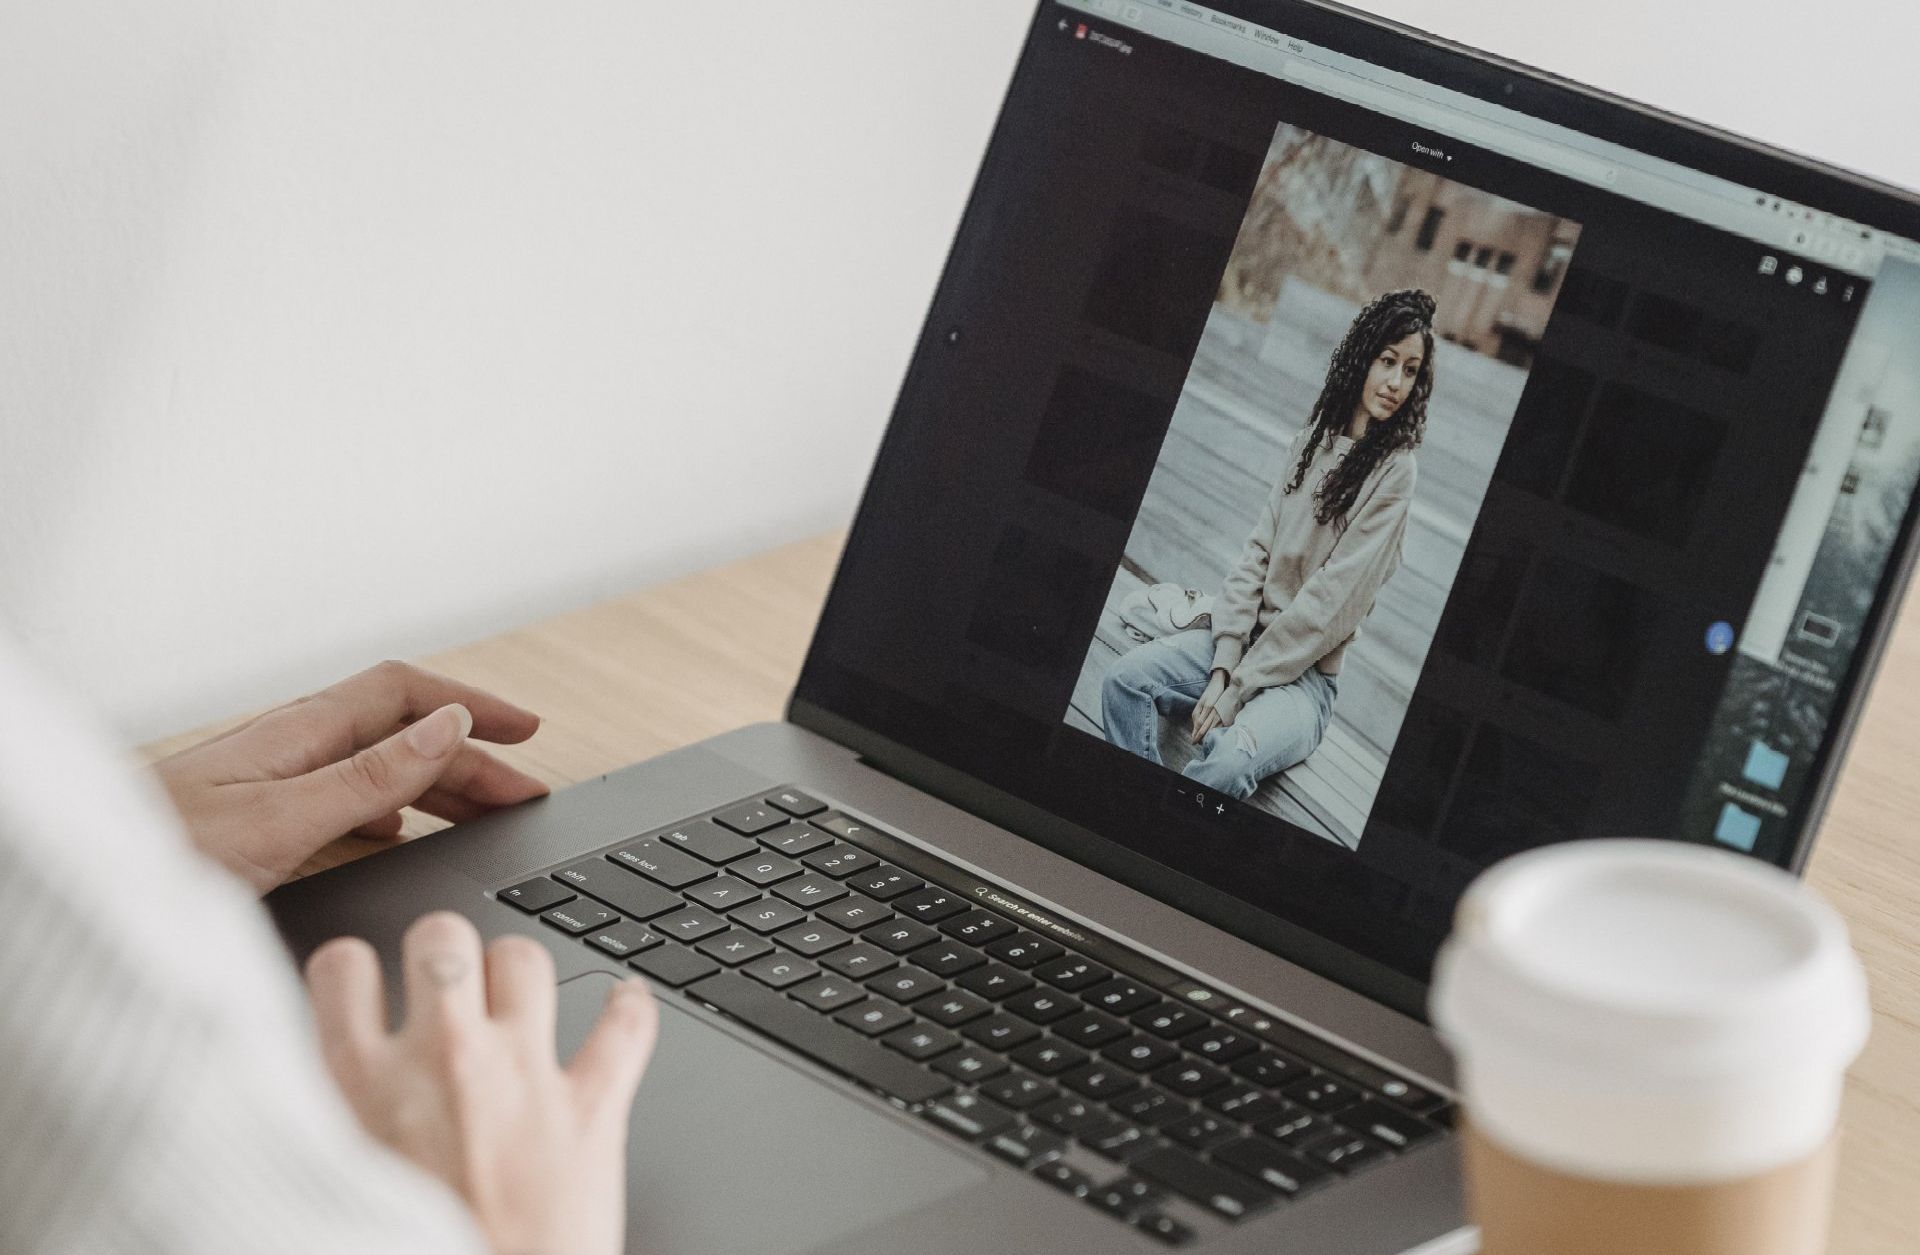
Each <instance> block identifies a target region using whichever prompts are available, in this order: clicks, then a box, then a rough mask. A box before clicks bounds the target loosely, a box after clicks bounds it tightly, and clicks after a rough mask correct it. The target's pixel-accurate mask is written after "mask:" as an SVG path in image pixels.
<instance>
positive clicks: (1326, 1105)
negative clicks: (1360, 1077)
mask: <svg viewBox="0 0 1920 1255" xmlns="http://www.w3.org/2000/svg"><path fill="white" fill-rule="evenodd" d="M1280 1093H1281V1095H1282V1096H1283V1097H1285V1098H1288V1099H1291V1100H1292V1101H1294V1102H1297V1103H1299V1104H1300V1105H1301V1106H1302V1107H1310V1108H1312V1109H1313V1110H1315V1111H1319V1112H1334V1111H1341V1110H1343V1109H1345V1108H1347V1107H1351V1106H1353V1104H1355V1103H1357V1102H1359V1101H1360V1099H1361V1094H1360V1092H1359V1091H1358V1090H1356V1089H1354V1088H1353V1087H1351V1086H1349V1085H1345V1084H1343V1083H1341V1082H1339V1081H1336V1080H1334V1079H1333V1078H1332V1077H1330V1076H1316V1077H1312V1078H1311V1079H1309V1080H1305V1081H1299V1082H1296V1083H1294V1084H1292V1085H1289V1086H1287V1087H1286V1088H1285V1089H1283V1090H1281V1091H1280Z"/></svg>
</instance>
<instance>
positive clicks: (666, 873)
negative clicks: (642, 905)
mask: <svg viewBox="0 0 1920 1255" xmlns="http://www.w3.org/2000/svg"><path fill="white" fill-rule="evenodd" d="M607 857H608V858H610V859H612V860H613V861H614V862H616V863H618V864H620V866H622V867H631V868H632V869H633V870H634V871H637V872H639V873H640V874H641V875H642V876H645V877H646V878H647V879H648V880H657V881H659V882H660V883H661V884H663V885H665V886H666V887H667V888H669V889H678V888H681V887H682V886H684V885H690V884H692V883H693V882H694V881H696V880H705V879H706V878H707V877H709V876H711V875H713V874H714V869H713V868H712V867H710V866H708V865H707V864H705V863H703V862H701V861H700V860H699V859H697V858H695V857H694V856H693V855H691V854H689V853H687V852H686V851H685V850H681V849H677V848H675V847H673V846H669V845H665V844H663V843H662V842H659V841H636V842H634V843H633V844H632V845H623V846H621V847H620V848H619V849H617V850H615V851H614V852H613V853H611V854H609V855H607Z"/></svg>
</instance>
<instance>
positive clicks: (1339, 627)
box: [1213, 431, 1418, 722]
mask: <svg viewBox="0 0 1920 1255" xmlns="http://www.w3.org/2000/svg"><path fill="white" fill-rule="evenodd" d="M1306 439H1307V433H1306V432H1304V431H1303V432H1302V433H1301V434H1300V435H1299V436H1297V437H1296V438H1295V439H1294V442H1293V445H1292V447H1291V448H1289V449H1288V451H1287V459H1286V462H1285V463H1284V464H1283V465H1282V466H1281V468H1280V473H1279V474H1278V475H1277V476H1276V478H1275V481H1274V485H1273V491H1272V492H1271V493H1269V494H1268V496H1267V503H1266V507H1265V508H1264V509H1263V510H1262V511H1261V513H1260V521H1259V522H1258V523H1257V524H1255V525H1254V529H1253V534H1252V535H1251V536H1249V537H1248V538H1247V545H1246V548H1245V550H1244V551H1242V553H1241V555H1240V561H1239V563H1238V564H1237V565H1236V566H1235V567H1234V569H1233V570H1232V571H1231V572H1229V573H1228V575H1227V579H1226V584H1225V586H1224V587H1223V588H1222V589H1221V591H1220V596H1219V597H1218V598H1217V599H1216V600H1215V602H1214V607H1213V639H1214V650H1213V665H1214V668H1215V669H1216V670H1224V671H1226V672H1227V673H1228V682H1227V691H1226V693H1225V694H1224V695H1223V696H1222V697H1221V699H1220V704H1219V707H1218V709H1219V711H1220V714H1221V717H1222V719H1224V720H1226V721H1228V722H1231V721H1232V719H1233V717H1234V716H1235V715H1236V714H1238V713H1239V710H1240V707H1241V706H1242V705H1244V704H1245V703H1246V702H1247V701H1248V700H1250V699H1251V698H1252V697H1254V695H1256V694H1258V693H1259V692H1260V691H1261V690H1263V689H1268V688H1273V687H1275V686H1277V685H1282V684H1291V683H1293V682H1294V681H1295V680H1297V679H1299V678H1300V677H1301V676H1302V675H1304V674H1305V673H1306V671H1307V668H1309V667H1318V668H1319V669H1320V670H1321V671H1323V672H1325V673H1326V674H1328V675H1336V674H1338V673H1339V671H1340V661H1341V658H1342V656H1343V655H1344V654H1345V653H1346V649H1347V646H1348V645H1350V644H1352V643H1353V640H1354V638H1355V637H1356V636H1358V635H1359V634H1360V624H1361V621H1362V620H1364V619H1365V618H1366V617H1367V615H1368V614H1369V613H1370V612H1371V611H1372V610H1373V601H1374V598H1375V597H1376V596H1377V595H1378V594H1379V592H1380V586H1381V585H1382V584H1385V583H1386V582H1387V580H1388V578H1389V577H1390V576H1392V575H1393V573H1394V571H1396V570H1398V569H1399V566H1400V547H1401V542H1402V541H1403V540H1404V539H1405V537H1406V533H1407V510H1408V508H1409V506H1411V505H1412V503H1413V490H1414V483H1415V481H1416V479H1417V477H1418V476H1417V471H1416V467H1415V464H1414V458H1413V452H1412V450H1409V449H1396V450H1394V451H1393V452H1391V453H1389V454H1387V456H1386V457H1384V458H1382V459H1381V461H1380V465H1379V466H1377V467H1375V468H1374V471H1373V474H1372V475H1371V476H1369V477H1368V479H1367V481H1366V483H1364V484H1362V485H1361V486H1360V493H1359V495H1358V496H1357V497H1355V498H1354V503H1353V508H1352V509H1351V510H1350V511H1348V514H1347V519H1346V524H1345V526H1344V527H1342V526H1341V525H1340V524H1339V522H1338V521H1336V522H1335V523H1333V524H1323V523H1321V522H1320V520H1318V519H1317V518H1315V517H1314V513H1313V508H1314V502H1313V497H1314V490H1315V489H1316V488H1318V487H1319V485H1320V481H1321V480H1322V479H1324V478H1325V477H1326V474H1327V472H1328V471H1330V470H1332V469H1333V467H1334V465H1335V464H1336V463H1337V462H1338V461H1339V459H1340V457H1341V456H1342V455H1343V454H1345V453H1346V451H1347V450H1348V449H1350V448H1352V447H1353V441H1352V440H1350V439H1348V438H1347V437H1346V436H1336V437H1335V438H1334V439H1333V441H1332V443H1331V444H1328V445H1323V446H1321V448H1320V449H1318V450H1317V451H1316V452H1315V453H1314V457H1313V462H1312V464H1311V465H1309V466H1308V467H1307V474H1306V478H1305V479H1303V480H1302V481H1301V483H1300V487H1299V489H1298V490H1297V491H1295V492H1292V493H1289V492H1287V491H1286V485H1287V481H1288V480H1290V479H1292V478H1293V467H1294V465H1295V463H1296V462H1297V460H1298V459H1299V456H1300V449H1301V443H1302V442H1303V441H1305V440H1306ZM1256 626H1258V627H1260V628H1262V629H1263V630H1264V634H1263V635H1262V636H1261V637H1260V639H1259V641H1258V642H1257V643H1255V644H1254V646H1253V647H1252V648H1251V649H1249V648H1248V647H1247V641H1248V640H1249V639H1250V638H1251V637H1252V635H1253V631H1254V628H1255V627H1256Z"/></svg>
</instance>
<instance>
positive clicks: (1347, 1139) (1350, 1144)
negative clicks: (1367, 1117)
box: [1300, 1132, 1387, 1172]
mask: <svg viewBox="0 0 1920 1255" xmlns="http://www.w3.org/2000/svg"><path fill="white" fill-rule="evenodd" d="M1300 1153H1301V1154H1302V1155H1304V1156H1306V1158H1307V1159H1308V1160H1309V1161H1311V1162H1315V1163H1320V1164H1324V1165H1325V1166H1327V1167H1329V1168H1334V1169H1337V1170H1338V1171H1340V1172H1358V1171H1359V1170H1360V1169H1362V1168H1364V1167H1366V1166H1367V1165H1368V1164H1370V1163H1375V1162H1377V1161H1379V1160H1382V1159H1385V1158H1386V1157H1387V1152H1386V1151H1385V1150H1383V1149H1381V1148H1380V1147H1379V1146H1377V1145H1375V1144H1374V1143H1373V1142H1370V1141H1368V1140H1367V1139H1366V1138H1364V1137H1359V1136H1357V1135H1355V1134H1352V1133H1344V1132H1343V1133H1340V1134H1337V1135H1335V1136H1333V1137H1330V1138H1326V1139H1324V1140H1322V1141H1318V1142H1309V1143H1308V1144H1307V1145H1305V1146H1303V1147H1301V1148H1300Z"/></svg>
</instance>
